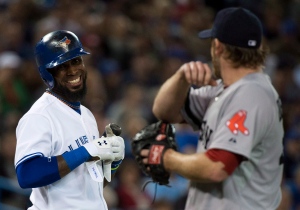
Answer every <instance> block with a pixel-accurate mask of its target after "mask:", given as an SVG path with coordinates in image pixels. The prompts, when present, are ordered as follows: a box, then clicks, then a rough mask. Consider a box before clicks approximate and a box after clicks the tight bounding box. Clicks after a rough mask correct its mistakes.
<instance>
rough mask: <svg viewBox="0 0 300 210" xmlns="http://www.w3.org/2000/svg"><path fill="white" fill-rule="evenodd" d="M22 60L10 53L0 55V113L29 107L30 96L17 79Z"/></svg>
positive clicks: (21, 82) (3, 113)
mask: <svg viewBox="0 0 300 210" xmlns="http://www.w3.org/2000/svg"><path fill="white" fill-rule="evenodd" d="M21 65H22V59H21V58H20V57H19V56H18V55H17V54H16V53H15V52H11V51H5V52H2V53H1V54H0V101H1V105H0V113H1V114H2V115H4V116H5V115H6V114H8V113H9V112H10V111H21V112H23V111H25V110H27V109H28V108H29V106H30V105H31V96H30V95H29V93H28V90H27V87H26V86H25V85H24V83H23V81H22V80H21V79H20V78H19V77H18V76H19V73H20V72H19V70H20V66H21Z"/></svg>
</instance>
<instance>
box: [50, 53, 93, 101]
mask: <svg viewBox="0 0 300 210" xmlns="http://www.w3.org/2000/svg"><path fill="white" fill-rule="evenodd" d="M48 71H49V72H50V73H51V74H52V76H53V77H54V80H55V85H54V88H53V89H52V91H53V92H54V93H56V94H58V95H59V96H60V97H62V98H63V99H65V100H67V101H69V102H77V101H80V100H81V99H83V97H84V96H85V95H86V78H87V71H86V69H85V66H84V63H83V60H82V57H76V58H73V59H72V60H69V61H67V62H65V63H63V64H60V65H58V66H56V67H54V68H52V69H48Z"/></svg>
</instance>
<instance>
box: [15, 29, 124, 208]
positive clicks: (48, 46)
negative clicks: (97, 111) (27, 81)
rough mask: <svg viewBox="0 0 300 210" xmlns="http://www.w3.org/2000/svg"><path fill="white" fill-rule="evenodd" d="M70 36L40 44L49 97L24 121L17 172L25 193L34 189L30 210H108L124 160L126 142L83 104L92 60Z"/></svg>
mask: <svg viewBox="0 0 300 210" xmlns="http://www.w3.org/2000/svg"><path fill="white" fill-rule="evenodd" d="M88 54H89V53H88V52H86V51H85V50H84V49H83V47H82V44H81V43H80V41H79V39H78V37H77V36H76V35H75V34H74V33H72V32H70V31H64V30H60V31H54V32H51V33H49V34H47V35H45V36H44V37H43V38H42V39H41V40H40V41H39V42H38V43H37V45H36V49H35V57H36V62H37V65H38V70H39V73H40V75H41V77H42V79H43V80H44V82H45V84H46V85H47V87H48V88H47V89H46V91H45V93H44V94H43V95H42V96H41V97H40V98H39V99H38V100H37V101H36V102H35V103H34V104H33V105H32V107H31V108H30V110H29V111H28V112H27V113H26V114H25V115H24V116H23V117H22V118H21V119H20V121H19V123H18V126H17V129H16V135H17V146H16V154H15V167H16V173H17V177H18V181H19V184H20V186H21V187H22V188H32V194H31V196H30V200H31V202H32V204H33V205H32V206H31V207H29V209H30V210H38V209H43V210H57V209H65V210H67V209H69V210H74V209H81V210H83V209H86V210H96V209H97V210H99V209H101V210H106V209H107V205H106V202H105V200H104V197H103V187H104V186H105V184H106V183H107V181H108V182H109V181H110V180H111V174H114V172H115V171H116V169H117V168H118V166H119V165H120V163H121V162H122V160H123V159H124V150H125V149H124V140H123V138H122V137H120V136H116V135H113V132H112V129H111V128H110V127H107V130H106V131H107V133H109V134H110V135H107V137H104V136H101V137H100V135H99V131H98V126H97V122H96V120H95V117H94V116H93V114H92V113H91V111H90V110H89V109H87V108H86V107H85V106H83V105H82V104H81V103H80V100H81V99H82V98H83V97H84V96H85V94H86V79H87V69H86V68H85V65H84V61H83V57H82V56H84V55H88Z"/></svg>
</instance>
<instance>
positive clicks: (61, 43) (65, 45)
mask: <svg viewBox="0 0 300 210" xmlns="http://www.w3.org/2000/svg"><path fill="white" fill-rule="evenodd" d="M70 43H71V40H70V39H68V37H66V36H65V37H64V38H63V39H62V40H60V41H59V42H58V43H57V44H56V45H55V47H62V48H64V49H65V50H68V45H69V44H70Z"/></svg>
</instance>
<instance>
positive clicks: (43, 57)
mask: <svg viewBox="0 0 300 210" xmlns="http://www.w3.org/2000/svg"><path fill="white" fill-rule="evenodd" d="M87 54H90V53H88V52H86V51H85V50H84V49H83V48H82V44H81V42H80V41H79V39H78V37H77V36H76V35H75V34H74V33H72V32H70V31H65V30H60V31H53V32H51V33H48V34H46V35H45V36H44V37H43V38H42V39H41V40H40V41H39V42H38V43H37V44H36V47H35V59H36V63H37V65H38V69H39V72H40V75H41V77H42V79H43V80H44V82H45V83H46V85H47V86H48V87H49V88H50V89H52V88H53V87H54V78H53V76H52V75H51V74H50V73H49V72H48V70H47V69H51V68H54V67H56V66H58V65H60V64H62V63H64V62H66V61H69V60H71V59H73V58H76V57H78V56H81V55H87Z"/></svg>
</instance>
